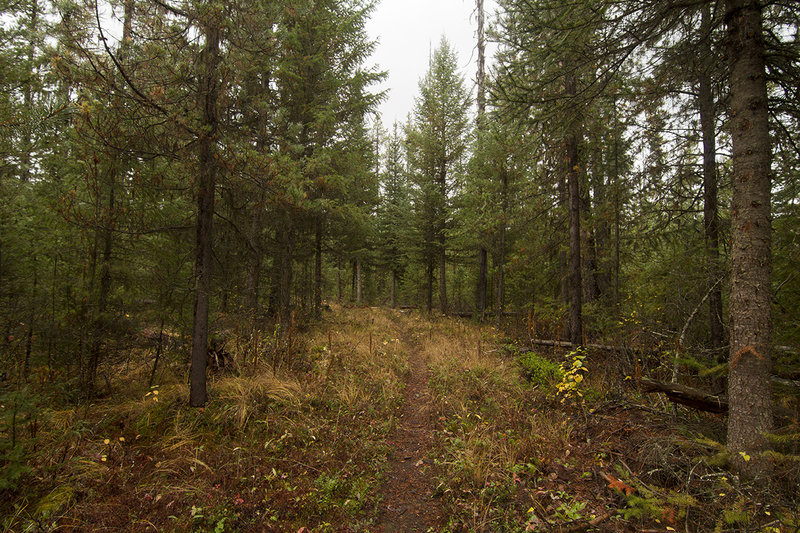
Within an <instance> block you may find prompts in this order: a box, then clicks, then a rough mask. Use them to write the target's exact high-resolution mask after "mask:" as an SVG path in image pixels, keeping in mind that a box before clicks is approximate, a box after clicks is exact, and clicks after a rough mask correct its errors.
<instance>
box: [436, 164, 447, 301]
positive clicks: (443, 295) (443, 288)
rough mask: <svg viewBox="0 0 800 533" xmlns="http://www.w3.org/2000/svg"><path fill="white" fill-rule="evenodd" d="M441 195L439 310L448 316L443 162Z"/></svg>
mask: <svg viewBox="0 0 800 533" xmlns="http://www.w3.org/2000/svg"><path fill="white" fill-rule="evenodd" d="M437 182H438V185H439V194H440V195H441V206H440V211H439V213H438V215H439V218H440V219H439V220H438V221H437V226H438V227H437V228H436V239H437V254H438V256H439V258H438V260H439V309H440V310H441V311H442V313H445V314H447V242H446V237H445V229H446V210H447V167H446V164H445V162H444V161H442V162H441V170H440V171H439V175H438V178H437Z"/></svg>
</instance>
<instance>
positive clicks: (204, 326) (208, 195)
mask: <svg viewBox="0 0 800 533" xmlns="http://www.w3.org/2000/svg"><path fill="white" fill-rule="evenodd" d="M211 16H214V15H211ZM202 31H203V34H204V37H205V47H204V48H203V51H202V53H201V56H200V62H199V65H200V72H199V76H198V82H199V87H198V99H199V102H198V104H199V107H200V109H201V113H202V115H201V121H202V133H201V135H200V137H199V138H198V142H197V146H198V152H199V153H198V164H199V167H200V168H199V174H198V180H197V239H196V259H195V273H194V275H195V292H194V318H193V323H192V366H191V369H190V371H189V385H190V390H189V405H190V406H192V407H203V406H204V405H205V404H206V401H207V399H208V394H207V392H206V365H207V357H208V312H209V299H210V292H211V266H212V257H211V246H212V242H213V222H214V188H215V186H216V179H217V158H216V133H217V97H218V92H219V80H218V79H217V65H218V63H219V41H220V28H219V25H218V22H217V21H206V22H205V24H204V25H203V28H202Z"/></svg>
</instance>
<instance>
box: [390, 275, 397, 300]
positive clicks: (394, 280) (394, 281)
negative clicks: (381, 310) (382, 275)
mask: <svg viewBox="0 0 800 533" xmlns="http://www.w3.org/2000/svg"><path fill="white" fill-rule="evenodd" d="M391 299H392V309H394V308H395V307H397V272H396V271H394V270H392V296H391Z"/></svg>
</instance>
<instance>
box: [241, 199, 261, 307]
mask: <svg viewBox="0 0 800 533" xmlns="http://www.w3.org/2000/svg"><path fill="white" fill-rule="evenodd" d="M262 209H263V207H262V204H261V202H259V203H258V204H257V205H255V206H253V213H252V216H251V217H250V239H249V240H250V246H249V247H248V251H247V294H245V302H246V306H247V310H248V311H250V313H255V312H256V311H258V291H259V286H260V284H261V283H260V282H261V255H262V254H261V225H262V222H261V213H262Z"/></svg>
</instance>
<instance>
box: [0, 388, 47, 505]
mask: <svg viewBox="0 0 800 533" xmlns="http://www.w3.org/2000/svg"><path fill="white" fill-rule="evenodd" d="M38 416H39V407H38V406H37V404H36V398H35V397H34V396H32V395H30V394H29V393H28V391H27V390H25V389H23V390H21V391H13V392H7V393H5V394H3V395H2V396H0V490H5V489H15V488H17V485H18V484H19V482H20V480H21V479H22V477H23V476H25V475H26V474H28V473H29V472H30V471H31V469H30V467H29V466H28V457H27V450H26V446H25V443H26V441H28V440H32V439H35V438H36V432H37V427H38Z"/></svg>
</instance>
